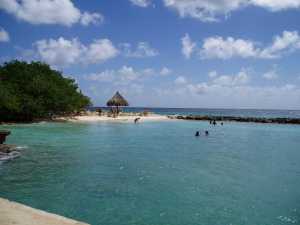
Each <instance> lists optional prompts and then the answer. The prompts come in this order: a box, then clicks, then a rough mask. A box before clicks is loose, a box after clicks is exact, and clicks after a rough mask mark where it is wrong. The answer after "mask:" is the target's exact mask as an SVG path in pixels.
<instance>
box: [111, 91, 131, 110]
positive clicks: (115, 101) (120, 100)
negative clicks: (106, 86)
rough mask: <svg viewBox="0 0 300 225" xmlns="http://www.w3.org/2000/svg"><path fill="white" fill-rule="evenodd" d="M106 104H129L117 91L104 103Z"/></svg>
mask: <svg viewBox="0 0 300 225" xmlns="http://www.w3.org/2000/svg"><path fill="white" fill-rule="evenodd" d="M106 105H107V106H117V107H119V106H129V104H128V102H127V101H126V99H125V98H124V97H123V96H122V95H121V94H120V93H119V92H118V91H117V93H116V94H115V95H114V96H113V97H112V98H111V99H110V100H108V102H107V103H106Z"/></svg>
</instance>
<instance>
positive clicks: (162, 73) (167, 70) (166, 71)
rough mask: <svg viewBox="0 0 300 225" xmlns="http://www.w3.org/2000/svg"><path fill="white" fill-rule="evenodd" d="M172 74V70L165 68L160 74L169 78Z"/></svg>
mask: <svg viewBox="0 0 300 225" xmlns="http://www.w3.org/2000/svg"><path fill="white" fill-rule="evenodd" d="M170 73H172V70H170V69H169V68H168V67H163V68H162V69H161V71H160V72H159V74H160V75H162V76H167V75H169V74H170Z"/></svg>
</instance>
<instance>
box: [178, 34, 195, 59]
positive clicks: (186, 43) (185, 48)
mask: <svg viewBox="0 0 300 225" xmlns="http://www.w3.org/2000/svg"><path fill="white" fill-rule="evenodd" d="M181 44H182V49H181V52H182V54H183V55H184V57H185V58H187V59H189V58H190V57H191V55H192V54H193V52H194V51H195V49H196V43H194V42H193V41H192V40H191V38H190V36H189V34H185V36H184V37H183V38H182V39H181Z"/></svg>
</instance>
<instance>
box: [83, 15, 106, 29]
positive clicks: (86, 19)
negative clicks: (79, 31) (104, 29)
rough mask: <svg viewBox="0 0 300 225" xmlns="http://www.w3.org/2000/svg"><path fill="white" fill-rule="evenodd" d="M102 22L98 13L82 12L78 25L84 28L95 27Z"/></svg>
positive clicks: (102, 19)
mask: <svg viewBox="0 0 300 225" xmlns="http://www.w3.org/2000/svg"><path fill="white" fill-rule="evenodd" d="M103 21H104V16H103V15H101V14H99V13H89V12H84V13H83V14H82V15H81V18H80V23H81V24H82V25H84V26H88V25H90V24H95V25H97V24H100V23H103Z"/></svg>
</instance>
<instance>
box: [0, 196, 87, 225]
mask: <svg viewBox="0 0 300 225" xmlns="http://www.w3.org/2000/svg"><path fill="white" fill-rule="evenodd" d="M0 224H1V225H13V224H14V225H88V224H86V223H81V222H78V221H75V220H71V219H68V218H65V217H62V216H58V215H55V214H51V213H47V212H44V211H41V210H37V209H33V208H30V207H28V206H25V205H21V204H19V203H16V202H11V201H8V200H5V199H1V198H0Z"/></svg>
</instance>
